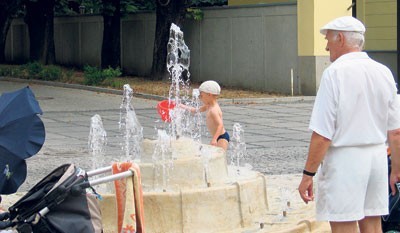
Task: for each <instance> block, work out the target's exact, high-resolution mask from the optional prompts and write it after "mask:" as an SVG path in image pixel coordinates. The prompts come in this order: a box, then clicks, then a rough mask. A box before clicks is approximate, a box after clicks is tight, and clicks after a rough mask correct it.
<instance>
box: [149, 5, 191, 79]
mask: <svg viewBox="0 0 400 233" xmlns="http://www.w3.org/2000/svg"><path fill="white" fill-rule="evenodd" d="M156 6H157V7H156V33H155V38H154V48H153V64H152V67H151V75H150V78H151V79H154V80H161V79H164V78H166V77H167V68H166V60H167V44H168V39H169V29H170V27H171V24H172V23H174V24H176V25H177V26H178V27H182V24H183V21H184V19H185V15H186V9H187V8H188V7H189V1H188V0H156Z"/></svg>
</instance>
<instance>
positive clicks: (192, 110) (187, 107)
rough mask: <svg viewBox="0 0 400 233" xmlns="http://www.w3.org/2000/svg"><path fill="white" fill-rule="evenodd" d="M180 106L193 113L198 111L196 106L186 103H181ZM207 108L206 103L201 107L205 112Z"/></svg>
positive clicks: (201, 110) (200, 109)
mask: <svg viewBox="0 0 400 233" xmlns="http://www.w3.org/2000/svg"><path fill="white" fill-rule="evenodd" d="M179 107H180V108H182V109H185V110H187V111H189V112H191V113H196V108H194V107H191V106H187V105H184V104H179ZM206 110H207V106H205V105H203V106H201V107H200V108H199V111H200V112H204V111H206Z"/></svg>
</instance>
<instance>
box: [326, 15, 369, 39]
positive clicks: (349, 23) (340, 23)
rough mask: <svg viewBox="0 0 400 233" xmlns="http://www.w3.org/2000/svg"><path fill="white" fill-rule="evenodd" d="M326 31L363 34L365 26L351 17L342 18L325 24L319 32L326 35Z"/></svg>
mask: <svg viewBox="0 0 400 233" xmlns="http://www.w3.org/2000/svg"><path fill="white" fill-rule="evenodd" d="M328 30H335V31H349V32H360V33H362V34H364V33H365V26H364V24H363V23H362V22H361V21H360V20H358V19H356V18H354V17H352V16H343V17H339V18H336V19H334V20H332V21H330V22H329V23H327V24H325V26H323V27H322V28H321V29H320V30H319V31H320V32H321V34H323V35H326V32H327V31H328Z"/></svg>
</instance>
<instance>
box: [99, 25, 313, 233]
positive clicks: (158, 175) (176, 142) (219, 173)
mask: <svg viewBox="0 0 400 233" xmlns="http://www.w3.org/2000/svg"><path fill="white" fill-rule="evenodd" d="M168 52H169V53H168V57H167V68H168V70H169V72H170V74H171V80H172V85H171V89H170V99H171V100H173V101H175V103H178V104H179V103H181V101H186V100H187V99H188V98H186V99H185V98H181V96H180V94H181V93H182V90H186V87H183V88H182V85H183V86H184V85H185V82H184V81H182V80H181V79H180V77H181V75H182V73H183V72H186V75H187V77H189V72H188V67H189V54H190V53H189V50H188V48H187V46H186V45H185V44H184V41H183V33H182V32H181V31H180V29H179V27H177V26H176V25H172V26H171V30H170V40H169V43H168ZM128 89H129V88H128ZM124 96H126V95H125V94H124ZM124 101H126V100H125V98H124ZM184 103H185V104H187V102H184ZM128 105H129V103H128ZM124 106H125V107H124V108H126V109H129V110H130V109H131V108H128V107H127V106H126V105H124ZM192 106H198V104H194V105H192ZM126 112H128V114H131V116H130V119H136V118H135V116H134V115H133V116H132V114H134V113H132V112H130V111H128V110H127V111H126ZM195 116H196V117H197V118H198V117H199V115H195ZM186 117H187V116H186V115H185V114H184V111H183V110H182V109H179V107H178V108H175V110H174V111H172V112H171V119H172V120H171V122H170V123H165V124H166V127H165V129H158V132H157V134H158V138H157V139H156V140H150V139H143V137H142V136H141V135H136V136H132V135H131V136H130V137H131V138H135V137H136V138H140V140H136V141H135V142H129V141H126V142H125V144H126V145H128V144H131V145H137V146H139V147H140V156H139V157H140V160H139V161H138V160H137V159H135V162H137V163H138V164H139V166H140V170H141V175H142V187H143V191H144V213H145V228H146V232H150V233H179V232H181V233H197V232H198V233H200V232H201V233H207V232H221V233H222V232H226V233H228V232H229V233H234V232H265V231H263V229H264V230H266V228H268V227H267V226H266V224H267V222H270V223H271V222H273V221H275V222H278V223H282V224H284V220H285V219H284V218H285V217H286V215H285V216H282V217H281V218H280V219H277V218H276V217H279V213H273V212H271V211H270V209H269V204H268V193H267V179H266V177H265V176H264V175H263V174H261V173H259V172H256V171H253V170H251V169H249V168H245V167H240V165H239V157H238V159H237V163H235V164H232V165H228V164H227V155H226V151H224V150H223V149H222V148H219V147H214V146H210V145H206V144H202V143H201V142H200V141H201V140H199V136H198V135H199V133H198V132H197V133H193V129H191V130H192V131H191V132H190V133H188V132H185V127H183V125H185V123H184V122H188V121H187V119H185V118H186ZM126 122H128V121H126ZM194 124H196V125H199V122H196V123H194ZM127 125H128V124H127ZM132 127H133V128H136V129H138V128H139V130H136V132H141V130H140V125H139V127H138V125H136V126H135V125H134V126H132ZM195 128H198V127H195ZM235 128H239V130H238V131H237V132H234V133H233V134H234V135H240V133H243V132H242V131H240V129H241V128H240V125H239V126H238V125H235ZM125 131H130V132H131V131H132V130H125ZM188 135H189V136H188ZM190 135H196V136H195V137H190ZM236 137H238V136H235V137H234V138H236ZM125 139H126V137H125ZM138 143H139V144H138ZM233 143H234V144H233V145H232V146H234V147H235V148H233V151H238V155H239V156H240V158H242V157H243V153H244V152H243V150H242V149H243V148H244V143H243V141H242V140H240V139H237V141H236V144H235V142H233ZM125 147H127V146H125ZM240 148H242V149H240ZM127 153H128V152H127ZM128 154H130V152H129V153H128ZM135 156H137V155H135ZM131 159H132V155H128V158H127V160H131ZM102 196H103V201H101V206H102V214H103V216H102V219H103V226H104V232H105V233H114V232H117V226H116V225H117V224H116V222H117V215H116V207H115V206H116V204H115V198H114V196H113V195H103V194H102ZM286 201H287V200H285V204H286ZM287 202H288V201H287ZM288 203H289V202H288ZM292 208H293V207H292ZM280 213H282V212H280ZM271 216H273V217H271ZM268 219H269V220H268ZM271 219H272V220H271ZM306 223H307V222H306ZM271 225H272V224H271ZM304 226H306V228H307V227H308V226H309V225H308V224H303V225H302V226H300V228H304ZM310 226H311V225H310ZM298 228H299V227H297V226H295V227H294V228H293V229H295V230H296V229H298ZM271 229H272V228H271ZM271 232H272V231H271ZM273 232H275V230H274V231H273ZM296 232H301V231H296Z"/></svg>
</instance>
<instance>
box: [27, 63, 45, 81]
mask: <svg viewBox="0 0 400 233" xmlns="http://www.w3.org/2000/svg"><path fill="white" fill-rule="evenodd" d="M24 68H25V69H26V70H27V71H28V75H29V77H31V78H38V76H39V74H40V73H41V72H42V70H43V65H42V64H40V63H39V62H30V63H27V64H25V65H24Z"/></svg>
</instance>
